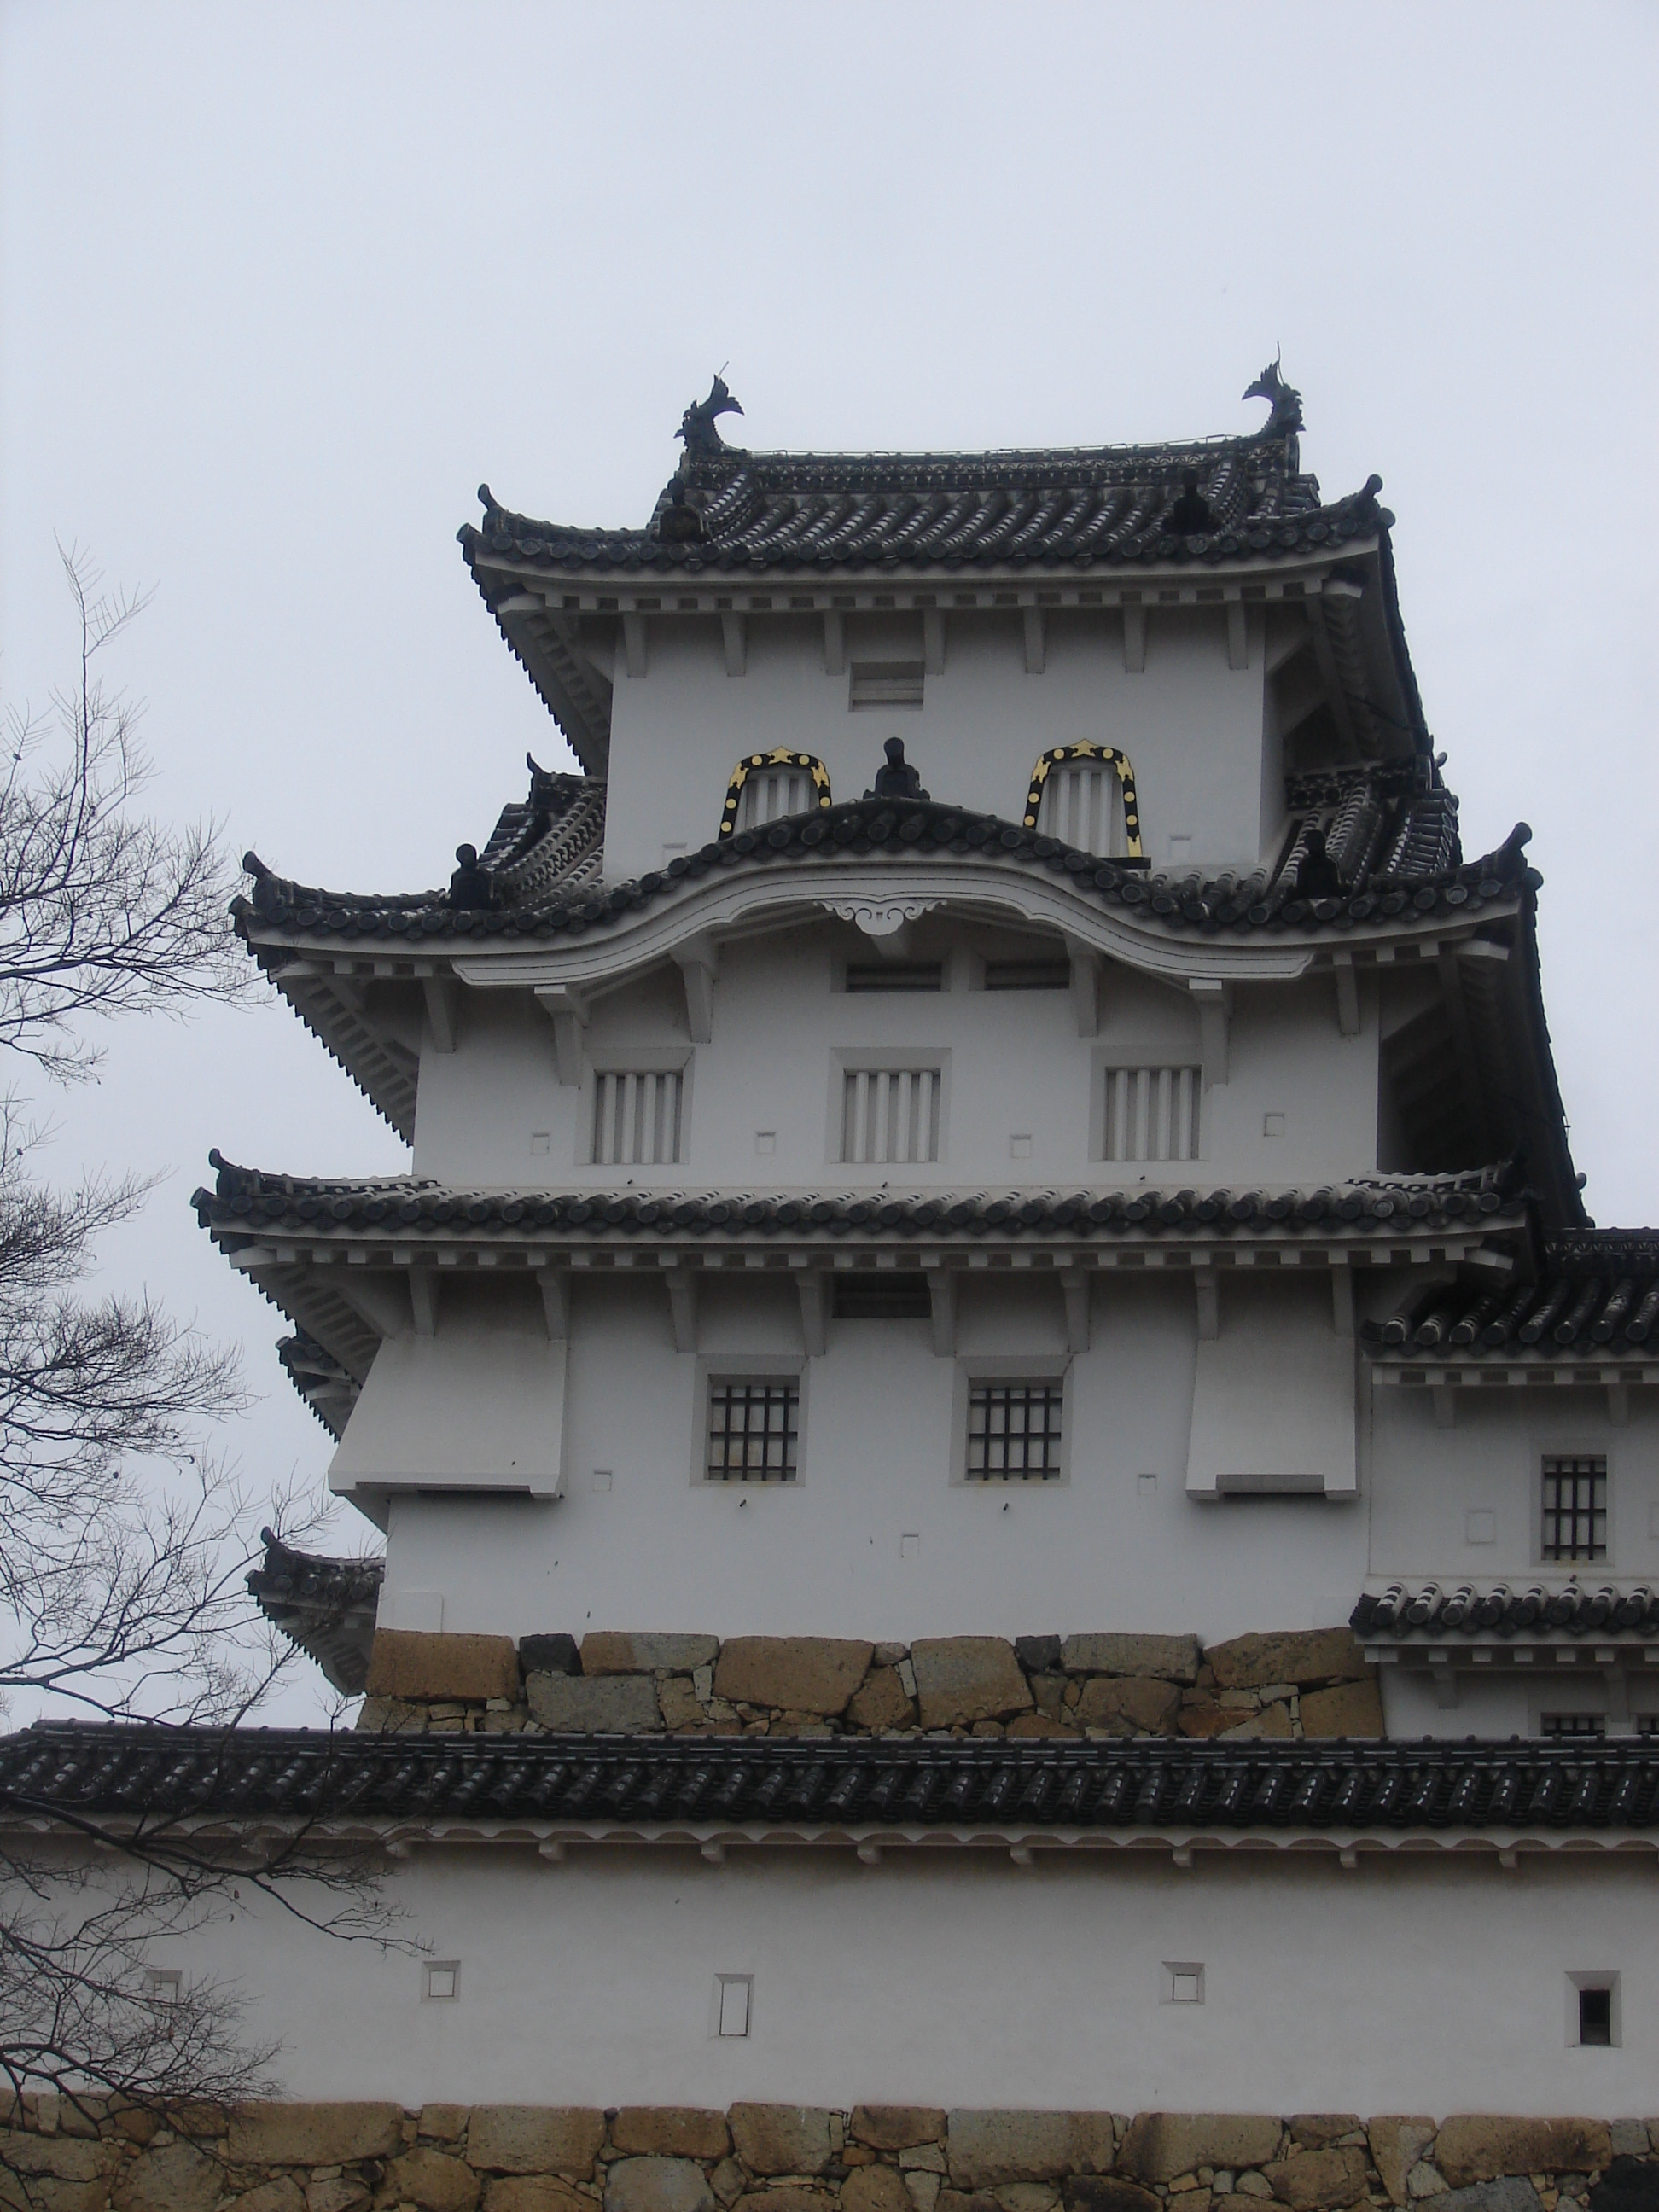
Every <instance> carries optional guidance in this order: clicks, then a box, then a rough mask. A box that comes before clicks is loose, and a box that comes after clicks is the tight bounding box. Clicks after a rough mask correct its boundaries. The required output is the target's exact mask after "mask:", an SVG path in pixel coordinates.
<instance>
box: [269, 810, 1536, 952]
mask: <svg viewBox="0 0 1659 2212" xmlns="http://www.w3.org/2000/svg"><path fill="white" fill-rule="evenodd" d="M1444 796H1445V794H1444V793H1438V792H1431V793H1425V794H1423V796H1422V797H1421V798H1420V799H1418V800H1416V801H1413V802H1408V803H1407V806H1406V810H1405V813H1404V816H1403V817H1402V822H1401V827H1400V829H1399V830H1398V832H1397V834H1396V836H1395V837H1394V838H1393V839H1392V840H1391V841H1390V844H1389V852H1390V854H1395V853H1397V854H1399V855H1400V856H1401V858H1402V860H1403V857H1404V856H1406V855H1407V853H1408V851H1409V849H1410V848H1411V845H1412V827H1411V825H1412V821H1413V814H1412V811H1411V809H1412V806H1413V805H1415V806H1417V807H1419V808H1428V809H1429V810H1430V811H1432V812H1433V814H1434V816H1435V824H1434V827H1433V829H1432V831H1429V830H1427V829H1425V833H1424V837H1423V838H1422V839H1421V840H1419V842H1424V843H1425V844H1427V845H1429V846H1431V848H1432V849H1433V850H1434V851H1435V852H1437V853H1445V852H1448V851H1455V849H1456V848H1455V818H1454V825H1453V832H1452V838H1451V842H1450V843H1449V844H1448V842H1447V833H1446V830H1445V827H1444V808H1443V805H1441V804H1440V802H1441V801H1442V800H1443V799H1444ZM1530 836H1531V832H1530V830H1528V829H1527V827H1526V825H1525V824H1524V823H1521V824H1518V825H1517V827H1516V830H1515V831H1514V832H1513V834H1512V835H1511V836H1510V838H1509V839H1508V840H1507V841H1506V842H1505V843H1504V845H1502V846H1500V847H1499V848H1498V849H1497V850H1496V851H1495V852H1492V853H1489V854H1486V855H1485V856H1484V857H1483V858H1481V859H1480V860H1472V861H1468V862H1466V863H1463V864H1462V865H1459V866H1445V867H1441V868H1438V869H1436V870H1434V871H1433V872H1429V873H1426V874H1424V875H1420V876H1415V875H1410V874H1405V873H1399V874H1390V873H1389V872H1386V871H1384V872H1376V873H1367V874H1364V875H1361V876H1358V877H1357V878H1355V879H1354V880H1352V882H1349V883H1342V882H1340V881H1339V880H1337V879H1336V872H1335V870H1334V868H1333V870H1332V877H1331V888H1330V890H1329V891H1328V894H1326V895H1321V896H1306V895H1304V892H1303V890H1302V889H1301V884H1300V879H1299V870H1298V869H1297V868H1294V867H1288V866H1287V867H1285V868H1281V869H1279V870H1278V871H1277V872H1275V871H1274V870H1273V869H1268V868H1257V869H1255V870H1252V871H1247V872H1237V873H1233V872H1226V873H1224V874H1222V875H1219V876H1206V875H1204V874H1203V873H1202V872H1199V871H1196V870H1194V871H1190V872H1169V873H1164V872H1160V873H1157V874H1148V873H1147V872H1146V870H1145V868H1144V867H1143V866H1139V865H1137V864H1134V863H1125V862H1121V861H1115V860H1102V859H1101V858H1100V857H1099V856H1098V855H1097V854H1091V853H1085V852H1081V851H1079V850H1078V849H1077V848H1075V847H1073V846H1070V845H1066V844H1062V843H1061V842H1060V840H1059V839H1057V838H1054V837H1048V836H1042V835H1041V834H1039V833H1038V832H1036V831H1035V830H1031V829H1025V828H1024V827H1022V826H1020V825H1018V824H1017V823H1012V822H1005V821H1003V820H1001V819H1000V817H998V816H995V815H989V814H975V813H973V812H971V811H968V810H966V809H964V808H962V807H958V806H949V805H943V804H940V803H939V802H937V801H933V800H915V801H908V800H907V801H902V802H895V801H893V800H891V799H877V798H870V799H854V800H850V801H847V802H844V803H842V804H841V805H836V806H833V807H830V808H829V809H827V810H823V811H813V812H811V813H810V814H802V815H797V816H793V817H789V818H787V819H785V820H782V821H778V822H773V823H769V824H768V825H767V826H766V827H765V828H764V829H745V830H740V831H738V834H737V835H736V836H732V837H727V838H723V839H720V840H719V841H717V842H712V843H710V844H707V845H704V846H702V847H701V848H699V849H698V850H697V851H696V852H695V853H686V854H678V855H677V856H676V858H675V859H674V860H671V862H670V863H669V865H668V866H667V867H666V868H665V869H662V870H656V869H653V870H652V871H651V872H649V873H647V874H646V875H643V876H641V877H639V878H636V879H635V880H634V881H632V882H629V883H624V884H615V885H613V886H611V887H610V888H606V887H605V885H604V884H592V883H591V882H588V883H584V884H581V885H580V886H576V887H572V886H571V885H569V884H561V883H555V884H553V885H552V887H551V888H550V889H548V890H546V891H545V892H544V893H538V895H537V896H532V897H529V898H527V899H526V901H525V902H524V903H522V904H519V905H516V906H514V905H506V904H500V903H497V904H494V905H489V906H485V905H482V904H480V905H477V906H474V905H471V904H457V903H455V902H453V900H452V897H451V895H450V894H449V893H448V892H447V891H441V890H430V891H416V892H410V893H404V894H398V895H395V896H392V895H388V896H378V895H372V894H371V895H363V894H360V893H355V892H341V891H326V890H318V889H315V888H313V887H312V886H309V885H307V884H297V883H294V882H290V881H289V880H288V879H287V878H283V877H280V876H276V875H273V874H272V873H271V872H270V870H269V869H267V868H266V867H265V866H264V864H263V862H261V861H260V860H259V859H258V856H257V855H256V854H252V853H250V854H247V855H246V858H245V860H244V864H243V865H244V866H246V869H247V870H248V872H249V873H250V874H251V875H252V877H253V878H254V883H253V893H252V898H251V899H247V898H239V899H237V900H236V901H235V902H234V907H233V912H234V914H235V915H236V921H237V927H238V928H239V930H240V932H241V933H242V934H243V935H244V936H247V935H249V934H251V933H252V931H253V929H254V928H255V927H266V928H273V929H277V930H280V931H282V932H283V933H285V934H290V935H297V936H311V937H325V938H336V939H337V938H362V937H375V938H404V939H414V940H416V941H417V942H418V941H419V940H421V939H429V938H452V937H471V938H477V937H531V938H548V937H557V936H579V935H581V934H584V933H586V932H589V931H592V930H594V929H604V928H606V927H610V926H611V925H612V924H613V923H616V922H617V921H621V920H623V918H624V917H626V916H628V915H632V914H635V913H638V912H641V911H642V910H643V909H644V908H647V907H648V906H650V905H652V904H653V902H655V901H656V900H657V899H659V898H660V897H661V896H664V894H665V893H666V892H668V891H671V890H673V889H675V888H676V887H677V886H678V885H679V884H684V883H692V884H695V883H696V882H699V881H701V880H702V878H705V877H708V876H709V875H713V874H718V873H720V872H722V871H725V870H729V869H735V868H741V867H744V866H764V865H776V864H778V863H789V864H795V865H799V864H801V863H803V862H805V863H807V864H822V863H824V862H832V861H834V860H838V859H842V858H847V859H852V860H861V859H865V858H866V857H868V856H869V855H870V854H876V853H880V854H892V855H894V856H896V857H908V856H910V855H912V854H916V855H920V854H951V855H953V856H955V857H957V858H966V857H971V856H976V857H979V858H981V859H985V860H999V861H1007V860H1012V861H1014V862H1017V863H1018V864H1020V865H1023V866H1030V867H1041V868H1046V869H1047V870H1048V871H1049V872H1051V873H1053V874H1056V875H1062V876H1064V877H1066V878H1067V879H1068V881H1069V882H1070V883H1071V884H1072V885H1073V888H1074V889H1075V890H1078V891H1079V892H1080V893H1082V894H1083V895H1084V896H1085V897H1090V898H1092V899H1094V900H1096V901H1097V902H1099V903H1100V904H1102V905H1103V906H1107V907H1109V908H1116V909H1119V910H1121V911H1123V912H1126V913H1127V914H1128V915H1131V916H1132V917H1133V918H1134V919H1136V920H1139V921H1144V922H1152V923H1154V924H1158V925H1161V926H1163V927H1166V928H1169V929H1171V930H1176V931H1182V932H1185V931H1196V932H1199V933H1202V934H1204V935H1206V936H1213V935H1215V934H1217V933H1219V932H1220V931H1222V930H1224V929H1225V930H1231V931H1232V932H1234V933H1237V934H1248V933H1249V932H1251V931H1254V930H1259V929H1269V928H1272V929H1285V930H1296V931H1319V930H1322V929H1328V928H1334V929H1338V930H1343V929H1352V928H1356V927H1360V926H1362V925H1372V926H1374V925H1376V924H1378V923H1387V922H1389V921H1396V920H1404V921H1425V920H1428V919H1430V918H1431V917H1433V916H1437V915H1457V916H1459V917H1460V918H1462V917H1467V916H1469V915H1477V914H1479V913H1480V910H1481V909H1482V908H1484V907H1486V906H1487V905H1489V904H1491V903H1492V902H1495V901H1498V900H1504V899H1508V898H1510V897H1512V896H1514V895H1515V893H1516V891H1517V890H1523V889H1524V890H1536V889H1537V887H1538V885H1539V884H1541V881H1542V880H1543V879H1542V878H1541V876H1540V875H1539V874H1538V873H1537V872H1536V871H1535V870H1534V869H1531V868H1529V867H1528V866H1527V862H1526V856H1525V853H1524V849H1523V848H1524V846H1525V844H1526V842H1527V841H1528V838H1529V837H1530Z"/></svg>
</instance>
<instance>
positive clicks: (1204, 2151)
mask: <svg viewBox="0 0 1659 2212" xmlns="http://www.w3.org/2000/svg"><path fill="white" fill-rule="evenodd" d="M1278 2150H1279V2122H1278V2121H1277V2120H1276V2119H1270V2118H1267V2117H1265V2116H1264V2115H1263V2114H1261V2113H1259V2112H1137V2113H1136V2114H1135V2116H1134V2118H1133V2120H1131V2121H1130V2123H1129V2129H1128V2132H1127V2135H1126V2136H1124V2138H1123V2147H1122V2149H1121V2152H1120V2153H1119V2154H1118V2165H1119V2166H1120V2167H1121V2169H1122V2171H1123V2172H1125V2173H1132V2174H1133V2175H1134V2177H1135V2178H1136V2179H1137V2180H1139V2181H1152V2182H1158V2181H1165V2182H1168V2181H1173V2180H1174V2179H1175V2178H1176V2174H1178V2173H1196V2172H1197V2171H1198V2169H1199V2167H1200V2166H1225V2167H1227V2168H1228V2169H1229V2170H1230V2171H1236V2170H1237V2168H1238V2167H1239V2166H1266V2165H1267V2161H1268V2160H1269V2159H1271V2158H1273V2157H1275V2156H1276V2155H1277V2154H1278Z"/></svg>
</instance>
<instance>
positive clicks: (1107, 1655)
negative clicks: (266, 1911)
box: [357, 1628, 1383, 1738]
mask: <svg viewBox="0 0 1659 2212" xmlns="http://www.w3.org/2000/svg"><path fill="white" fill-rule="evenodd" d="M357 1725H358V1727H359V1728H362V1729H386V1730H392V1731H398V1732H404V1731H407V1732H411V1733H419V1734H426V1733H431V1734H445V1733H456V1734H459V1733H461V1732H471V1731H483V1732H491V1733H501V1734H515V1733H518V1732H520V1731H522V1732H523V1733H525V1734H526V1735H533V1734H538V1733H547V1734H556V1735H566V1734H588V1733H601V1732H603V1733H605V1734H621V1735H658V1734H669V1735H793V1736H829V1735H875V1736H890V1735H931V1734H943V1735H976V1736H1012V1737H1020V1736H1072V1737H1087V1736H1155V1735H1163V1736H1221V1737H1251V1736H1279V1737H1285V1738H1291V1737H1310V1736H1381V1735H1383V1705H1382V1699H1381V1696H1380V1694H1379V1692H1378V1690H1377V1686H1376V1669H1375V1668H1372V1667H1369V1666H1368V1665H1367V1664H1366V1662H1365V1659H1364V1653H1363V1652H1362V1651H1361V1650H1360V1647H1359V1645H1358V1644H1357V1643H1356V1642H1355V1640H1354V1637H1353V1634H1352V1631H1351V1630H1349V1629H1347V1628H1318V1629H1309V1630H1304V1631H1286V1632H1281V1633H1276V1634H1275V1633H1269V1634H1266V1635H1249V1636H1236V1637H1233V1638H1231V1639H1230V1640H1229V1641H1228V1642H1226V1643H1225V1644H1211V1645H1210V1646H1209V1648H1208V1649H1207V1650H1206V1649H1205V1648H1204V1646H1203V1645H1202V1644H1200V1642H1199V1639H1198V1638H1197V1637H1196V1636H1185V1635H1183V1636H1145V1635H1139V1636H1132V1635H1118V1634H1097V1635H1083V1636H1066V1637H1059V1636H1021V1637H1017V1638H1014V1639H1013V1640H1012V1642H1010V1641H1009V1640H1008V1639H1007V1638H1004V1637H1000V1636H934V1637H923V1638H919V1639H918V1641H917V1642H915V1644H877V1643H869V1642H864V1641H861V1640H860V1639H859V1638H853V1637H838V1636H733V1637H728V1638H726V1641H725V1642H724V1643H722V1642H721V1641H720V1639H719V1638H717V1637H714V1636H695V1635H684V1634H678V1633H665V1632H645V1631H624V1630H617V1629H595V1630H592V1631H591V1632H589V1633H588V1634H587V1635H586V1636H584V1637H583V1638H581V1640H580V1644H579V1643H578V1642H577V1640H576V1638H574V1637H573V1636H563V1635H547V1636H525V1637H521V1638H520V1639H519V1642H518V1644H516V1645H515V1644H513V1639H512V1638H510V1637H507V1636H461V1635H427V1634H422V1633H420V1632H416V1631H414V1630H409V1629H381V1630H380V1631H379V1632H377V1634H376V1636H375V1638H374V1653H373V1656H372V1657H371V1660H370V1663H369V1672H368V1696H367V1697H366V1698H365V1699H364V1701H363V1705H362V1711H361V1713H360V1715H359V1717H358V1722H357Z"/></svg>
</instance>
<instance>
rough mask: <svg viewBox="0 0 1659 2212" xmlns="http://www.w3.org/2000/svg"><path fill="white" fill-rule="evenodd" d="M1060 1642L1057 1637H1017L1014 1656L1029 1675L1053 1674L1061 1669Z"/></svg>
mask: <svg viewBox="0 0 1659 2212" xmlns="http://www.w3.org/2000/svg"><path fill="white" fill-rule="evenodd" d="M1014 1656H1015V1658H1016V1659H1018V1662H1019V1663H1020V1665H1021V1666H1022V1667H1023V1668H1024V1669H1025V1672H1026V1673H1027V1674H1054V1673H1056V1672H1057V1671H1058V1669H1059V1667H1060V1638H1059V1637H1057V1636H1017V1637H1015V1638H1014Z"/></svg>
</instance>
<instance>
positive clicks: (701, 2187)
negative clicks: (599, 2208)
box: [605, 2156, 714, 2212]
mask: <svg viewBox="0 0 1659 2212" xmlns="http://www.w3.org/2000/svg"><path fill="white" fill-rule="evenodd" d="M605 2212H714V2192H713V2191H711V2190H710V2188H709V2186H708V2181H707V2179H705V2177H704V2174H703V2170H702V2167H701V2166H699V2165H698V2164H697V2161H696V2159H694V2158H658V2157H654V2156H653V2157H645V2158H619V2159H615V2160H612V2162H611V2165H609V2166H607V2167H606V2168H605Z"/></svg>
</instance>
